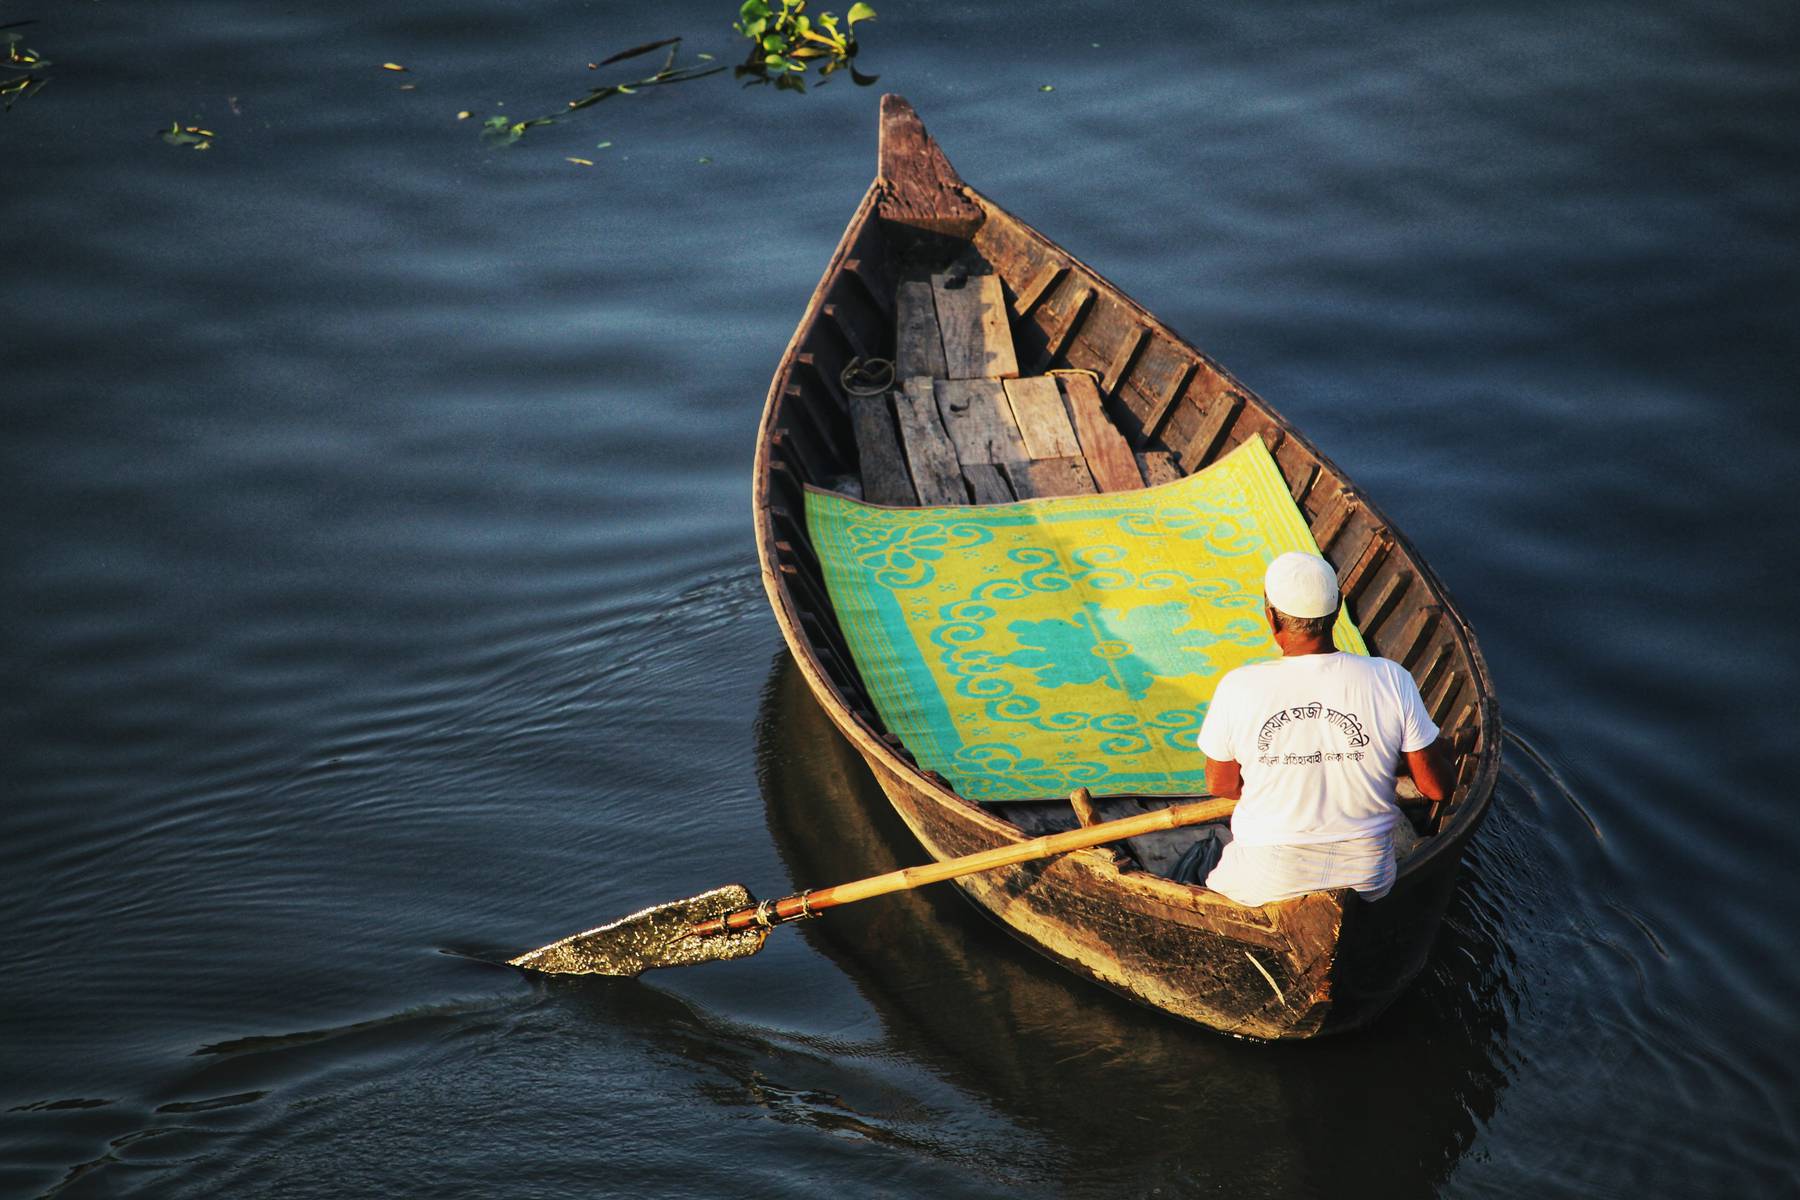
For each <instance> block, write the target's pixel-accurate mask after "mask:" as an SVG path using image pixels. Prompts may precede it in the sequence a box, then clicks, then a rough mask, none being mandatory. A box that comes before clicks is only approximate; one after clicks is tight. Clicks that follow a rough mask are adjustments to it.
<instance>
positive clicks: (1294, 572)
mask: <svg viewBox="0 0 1800 1200" xmlns="http://www.w3.org/2000/svg"><path fill="white" fill-rule="evenodd" d="M1263 599H1264V601H1265V602H1266V603H1267V604H1268V607H1269V620H1270V623H1271V624H1273V625H1274V627H1275V630H1276V632H1277V633H1292V634H1295V635H1297V636H1299V637H1303V638H1318V637H1329V636H1330V635H1331V626H1332V624H1333V622H1335V621H1336V620H1337V611H1338V583H1337V572H1335V571H1333V570H1332V569H1331V564H1330V563H1328V562H1326V561H1325V560H1324V559H1322V558H1320V557H1319V556H1318V555H1316V554H1302V553H1300V552H1299V551H1297V550H1296V551H1290V552H1289V553H1287V554H1283V555H1281V556H1280V557H1279V558H1277V559H1276V560H1275V561H1274V562H1272V563H1270V564H1269V569H1268V570H1267V571H1266V572H1264V573H1263Z"/></svg>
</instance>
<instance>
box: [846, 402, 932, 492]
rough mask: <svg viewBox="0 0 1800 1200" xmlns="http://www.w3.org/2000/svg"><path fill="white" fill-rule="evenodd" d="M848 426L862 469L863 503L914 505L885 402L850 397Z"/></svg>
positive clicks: (892, 419) (903, 461) (896, 433)
mask: <svg viewBox="0 0 1800 1200" xmlns="http://www.w3.org/2000/svg"><path fill="white" fill-rule="evenodd" d="M850 424H851V427H852V428H853V430H854V431H855V434H856V456H857V459H858V461H859V462H860V463H861V467H862V486H863V499H865V500H867V501H869V503H871V504H917V503H918V502H919V498H918V494H917V493H916V492H914V491H913V485H912V480H911V479H910V478H908V476H907V474H906V458H905V456H904V455H903V454H902V453H901V452H900V433H899V430H897V429H896V428H895V426H894V414H893V411H892V410H891V409H890V408H889V407H888V398H887V397H886V396H885V395H883V396H852V397H850Z"/></svg>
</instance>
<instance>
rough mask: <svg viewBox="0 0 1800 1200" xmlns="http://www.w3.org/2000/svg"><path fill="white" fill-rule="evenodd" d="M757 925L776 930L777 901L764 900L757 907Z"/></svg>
mask: <svg viewBox="0 0 1800 1200" xmlns="http://www.w3.org/2000/svg"><path fill="white" fill-rule="evenodd" d="M756 923H757V924H758V925H761V926H762V927H763V928H764V929H773V928H775V924H776V920H775V901H773V900H763V901H760V902H758V904H757V906H756Z"/></svg>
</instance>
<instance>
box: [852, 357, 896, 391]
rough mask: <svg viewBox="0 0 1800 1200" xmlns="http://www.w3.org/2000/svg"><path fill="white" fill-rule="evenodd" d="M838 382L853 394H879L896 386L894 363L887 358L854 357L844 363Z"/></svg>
mask: <svg viewBox="0 0 1800 1200" xmlns="http://www.w3.org/2000/svg"><path fill="white" fill-rule="evenodd" d="M838 382H839V383H841V384H843V385H844V390H845V391H846V392H848V393H850V394H851V395H852V396H879V395H881V394H882V393H884V392H886V391H887V390H888V389H889V388H891V387H893V386H894V364H893V362H892V361H891V360H889V359H885V358H853V359H851V360H850V361H849V362H847V363H845V364H844V369H843V371H842V372H840V373H839V375H838Z"/></svg>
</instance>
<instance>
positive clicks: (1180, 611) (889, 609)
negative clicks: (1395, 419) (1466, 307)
mask: <svg viewBox="0 0 1800 1200" xmlns="http://www.w3.org/2000/svg"><path fill="white" fill-rule="evenodd" d="M806 514H807V523H808V528H809V530H810V532H811V534H812V538H813V544H814V546H815V548H816V549H817V551H818V554H819V560H820V563H821V565H822V567H823V570H824V575H825V584H826V588H827V590H828V591H829V593H830V595H831V600H832V606H833V608H834V609H835V610H836V612H837V615H838V620H839V623H840V624H841V625H842V627H843V629H844V633H845V636H846V638H847V639H848V641H849V644H850V653H851V656H852V657H853V658H854V659H855V660H856V665H857V668H858V670H859V671H860V672H861V674H862V677H863V682H864V685H865V686H866V688H867V689H868V692H869V695H870V697H871V699H872V700H873V701H874V704H875V708H876V711H877V712H878V713H880V715H881V718H882V720H883V721H884V722H886V724H887V726H888V728H889V729H890V730H892V731H893V732H894V733H895V734H897V735H898V736H899V737H900V739H901V740H902V741H903V742H904V743H905V744H906V746H907V748H908V749H909V750H911V751H912V753H913V755H914V756H915V758H916V759H917V760H918V763H919V765H920V766H921V767H922V768H924V769H927V770H934V771H937V772H939V773H941V774H942V775H944V776H945V777H946V778H948V779H949V780H950V782H951V784H952V786H954V787H955V788H956V790H957V791H958V792H959V793H960V794H962V795H964V796H967V797H969V798H971V799H975V800H984V801H988V800H1027V799H1041V798H1043V797H1046V796H1059V795H1067V794H1068V793H1069V792H1070V791H1072V790H1073V789H1074V788H1076V787H1081V786H1085V787H1089V788H1092V789H1093V790H1094V791H1096V792H1099V793H1120V792H1138V793H1149V794H1161V795H1181V794H1188V793H1193V792H1198V791H1201V790H1203V788H1204V773H1205V758H1204V757H1203V756H1202V755H1201V754H1200V751H1199V749H1198V747H1197V746H1196V745H1195V744H1194V737H1195V734H1196V733H1197V732H1198V730H1199V727H1200V722H1201V720H1202V719H1203V718H1204V717H1205V715H1206V706H1207V703H1208V702H1209V701H1210V700H1211V699H1212V694H1213V689H1214V688H1215V687H1216V686H1217V684H1218V680H1219V677H1220V676H1222V675H1223V674H1224V673H1225V672H1226V671H1228V670H1230V669H1231V668H1233V667H1236V666H1239V665H1241V664H1243V663H1246V662H1253V661H1257V660H1259V659H1263V658H1268V657H1270V656H1272V655H1273V654H1274V653H1275V647H1274V645H1273V643H1272V642H1271V641H1270V640H1269V635H1268V628H1267V626H1266V625H1265V624H1264V623H1263V620H1262V572H1263V569H1264V567H1265V566H1266V565H1267V564H1268V562H1269V561H1270V560H1271V559H1273V558H1274V557H1275V556H1276V555H1278V554H1282V553H1285V552H1287V551H1289V550H1305V551H1309V552H1312V553H1317V552H1318V551H1317V547H1316V546H1315V545H1314V543H1313V540H1312V535H1311V533H1310V532H1309V531H1308V530H1307V527H1306V522H1305V519H1304V518H1303V517H1302V516H1301V515H1300V512H1299V510H1298V509H1296V508H1295V506H1294V502H1293V498H1292V497H1291V496H1290V495H1289V494H1288V490H1287V487H1286V484H1285V483H1284V482H1283V480H1282V478H1281V474H1280V472H1279V471H1278V470H1277V469H1276V467H1275V464H1274V461H1273V460H1272V459H1271V458H1270V457H1269V453H1268V451H1267V449H1265V448H1264V446H1263V444H1262V442H1261V440H1260V439H1256V438H1252V439H1251V440H1250V441H1247V442H1245V443H1244V444H1242V445H1241V446H1239V447H1238V448H1237V449H1235V450H1233V451H1232V452H1231V453H1230V454H1228V455H1226V456H1225V457H1224V458H1222V459H1220V460H1219V461H1218V462H1216V463H1214V464H1213V465H1212V466H1211V467H1208V468H1207V469H1206V470H1205V471H1202V472H1200V473H1198V474H1196V475H1192V476H1189V477H1188V478H1186V479H1183V480H1180V481H1178V482H1175V483H1171V484H1165V485H1163V486H1161V487H1155V488H1146V489H1144V490H1142V491H1135V492H1113V493H1109V494H1106V495H1100V496H1067V497H1059V498H1056V499H1048V500H1029V501H1022V502H1019V503H1015V504H1000V505H987V506H975V507H967V508H880V507H876V506H872V505H866V504H861V503H858V502H857V501H854V500H850V499H848V498H846V497H843V496H839V495H836V494H834V493H830V492H820V491H816V490H814V491H809V492H808V494H807V498H806ZM1334 632H1335V634H1336V637H1337V643H1338V645H1339V646H1341V647H1343V648H1345V649H1349V650H1354V651H1355V652H1357V653H1367V651H1366V649H1365V648H1364V646H1363V643H1362V638H1361V636H1360V635H1359V634H1358V633H1357V631H1356V628H1355V627H1354V626H1353V625H1352V624H1351V623H1350V620H1349V618H1348V616H1347V615H1344V614H1342V613H1340V614H1339V618H1338V624H1337V627H1336V630H1335V631H1334Z"/></svg>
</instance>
